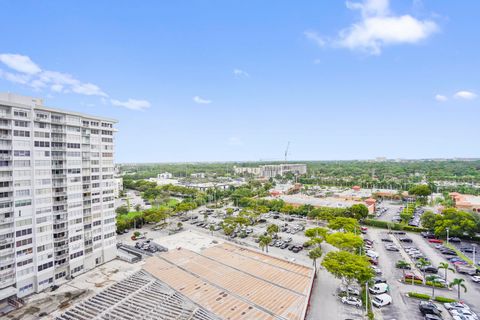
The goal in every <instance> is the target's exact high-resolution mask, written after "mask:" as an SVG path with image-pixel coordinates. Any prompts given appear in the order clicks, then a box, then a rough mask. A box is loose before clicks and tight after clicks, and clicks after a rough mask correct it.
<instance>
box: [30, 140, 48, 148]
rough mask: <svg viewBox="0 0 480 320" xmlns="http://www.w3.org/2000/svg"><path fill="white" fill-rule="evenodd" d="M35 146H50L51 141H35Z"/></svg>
mask: <svg viewBox="0 0 480 320" xmlns="http://www.w3.org/2000/svg"><path fill="white" fill-rule="evenodd" d="M34 144H35V147H39V148H50V142H48V141H35V142H34Z"/></svg>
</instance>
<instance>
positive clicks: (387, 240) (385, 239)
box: [382, 238, 393, 242]
mask: <svg viewBox="0 0 480 320" xmlns="http://www.w3.org/2000/svg"><path fill="white" fill-rule="evenodd" d="M382 241H383V242H393V240H392V239H390V238H382Z"/></svg>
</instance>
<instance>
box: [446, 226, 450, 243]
mask: <svg viewBox="0 0 480 320" xmlns="http://www.w3.org/2000/svg"><path fill="white" fill-rule="evenodd" d="M445 230H447V244H448V240H449V238H448V235H449V234H448V233H449V232H450V228H446V229H445Z"/></svg>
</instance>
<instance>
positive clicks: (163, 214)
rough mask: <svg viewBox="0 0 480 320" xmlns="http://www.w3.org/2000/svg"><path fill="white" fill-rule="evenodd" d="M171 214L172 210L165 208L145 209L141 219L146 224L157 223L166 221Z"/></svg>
mask: <svg viewBox="0 0 480 320" xmlns="http://www.w3.org/2000/svg"><path fill="white" fill-rule="evenodd" d="M171 213H172V210H171V209H170V208H167V207H154V208H150V209H147V210H145V211H144V212H143V217H144V219H145V221H147V222H154V223H158V222H160V221H164V222H165V221H166V220H167V219H168V218H169V217H170V215H171Z"/></svg>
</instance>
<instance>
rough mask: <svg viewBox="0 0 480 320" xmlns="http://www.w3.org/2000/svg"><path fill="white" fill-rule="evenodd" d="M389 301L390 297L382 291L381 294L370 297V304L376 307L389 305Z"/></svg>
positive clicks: (390, 301)
mask: <svg viewBox="0 0 480 320" xmlns="http://www.w3.org/2000/svg"><path fill="white" fill-rule="evenodd" d="M390 303H392V297H390V296H389V295H388V294H386V293H383V294H379V295H378V296H375V297H374V298H373V299H372V304H373V305H374V306H375V307H377V308H381V307H384V306H387V305H389V304H390Z"/></svg>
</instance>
